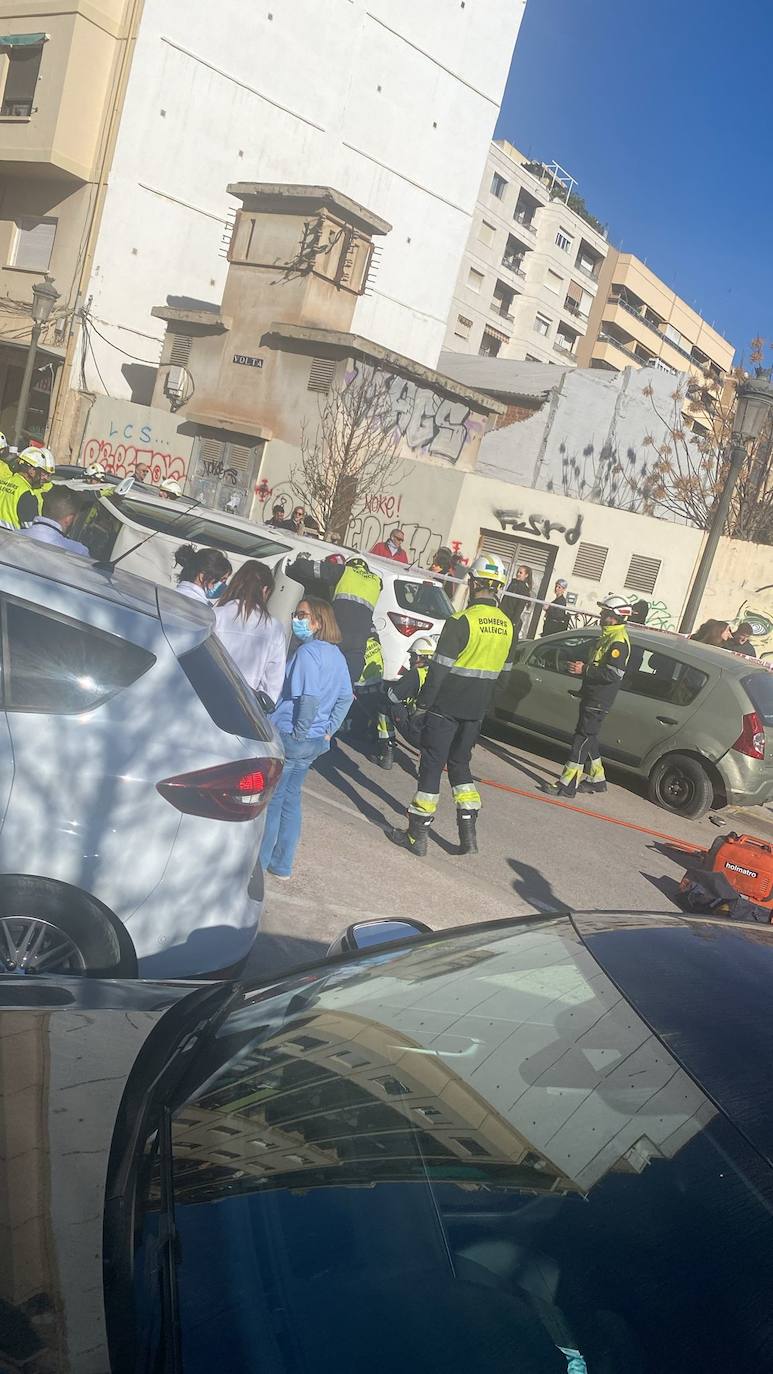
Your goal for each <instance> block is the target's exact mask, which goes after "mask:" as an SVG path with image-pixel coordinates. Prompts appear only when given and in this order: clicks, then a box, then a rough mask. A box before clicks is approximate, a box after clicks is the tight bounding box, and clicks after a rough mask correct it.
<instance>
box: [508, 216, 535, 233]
mask: <svg viewBox="0 0 773 1374" xmlns="http://www.w3.org/2000/svg"><path fill="white" fill-rule="evenodd" d="M513 219H514V220H515V222H516V224H520V226H521V228H522V229H526V230H527V231H528V233H530V234H536V232H537V227H536V225H535V223H534V216H533V215H528V214H527V212H526V211H525V210H516V212H515V214H514V215H513Z"/></svg>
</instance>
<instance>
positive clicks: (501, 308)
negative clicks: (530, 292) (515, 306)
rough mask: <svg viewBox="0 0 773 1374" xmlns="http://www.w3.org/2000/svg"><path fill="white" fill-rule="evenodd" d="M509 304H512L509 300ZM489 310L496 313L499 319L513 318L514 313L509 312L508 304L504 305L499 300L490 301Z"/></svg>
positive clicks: (511, 319)
mask: <svg viewBox="0 0 773 1374" xmlns="http://www.w3.org/2000/svg"><path fill="white" fill-rule="evenodd" d="M511 304H512V302H511ZM491 310H492V312H493V314H494V315H498V316H499V318H500V320H510V321H511V322H512V321H513V320H514V319H515V315H512V314H511V313H510V308H509V306H507V305H504V304H503V303H502V302H501V301H496V300H494V301H492V302H491Z"/></svg>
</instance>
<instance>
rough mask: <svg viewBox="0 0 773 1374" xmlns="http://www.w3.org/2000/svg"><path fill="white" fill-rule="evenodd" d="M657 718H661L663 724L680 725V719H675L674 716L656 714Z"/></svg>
mask: <svg viewBox="0 0 773 1374" xmlns="http://www.w3.org/2000/svg"><path fill="white" fill-rule="evenodd" d="M655 719H656V720H659V721H660V723H661V725H678V724H679V721H678V720H675V719H674V717H673V716H656V717H655Z"/></svg>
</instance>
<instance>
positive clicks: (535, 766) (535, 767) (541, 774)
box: [478, 738, 555, 784]
mask: <svg viewBox="0 0 773 1374" xmlns="http://www.w3.org/2000/svg"><path fill="white" fill-rule="evenodd" d="M478 748H479V749H482V750H484V751H485V752H486V753H487V754H493V755H494V757H495V758H498V759H501V760H502V762H503V763H507V764H509V765H510V767H511V768H515V769H516V770H517V772H519V773H523V775H524V777H527V778H530V779H531V781H532V782H536V783H537V784H540V783H543V782H544V781H545V778H546V777H553V776H554V774H555V769H554V768H547V767H543V765H542V764H539V763H534V762H533V760H532V759H529V760H528V762H527V760H526V759H522V758H519V756H518V755H517V754H514V753H512V751H511V750H509V749H503V748H502V746H501V745H500V744H498V743H497V742H496V741H495V740H493V739H488V738H487V739H481V740H479V741H478Z"/></svg>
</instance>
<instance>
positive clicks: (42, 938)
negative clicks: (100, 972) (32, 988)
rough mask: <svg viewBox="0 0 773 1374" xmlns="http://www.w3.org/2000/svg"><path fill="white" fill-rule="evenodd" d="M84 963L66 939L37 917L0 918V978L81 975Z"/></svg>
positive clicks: (73, 942) (50, 924)
mask: <svg viewBox="0 0 773 1374" xmlns="http://www.w3.org/2000/svg"><path fill="white" fill-rule="evenodd" d="M85 969H86V960H85V959H84V957H83V955H82V953H81V951H80V950H79V949H78V946H77V945H76V944H75V941H74V940H71V939H70V937H69V935H65V933H64V931H63V930H60V929H59V927H58V926H55V925H53V924H52V923H51V922H50V921H45V920H43V919H42V918H40V917H37V916H13V915H12V916H3V917H0V974H2V973H23V974H35V973H84V972H85Z"/></svg>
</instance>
